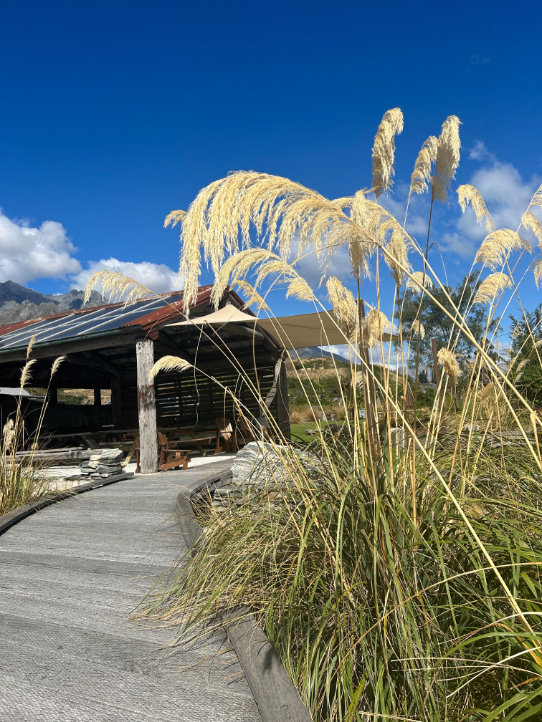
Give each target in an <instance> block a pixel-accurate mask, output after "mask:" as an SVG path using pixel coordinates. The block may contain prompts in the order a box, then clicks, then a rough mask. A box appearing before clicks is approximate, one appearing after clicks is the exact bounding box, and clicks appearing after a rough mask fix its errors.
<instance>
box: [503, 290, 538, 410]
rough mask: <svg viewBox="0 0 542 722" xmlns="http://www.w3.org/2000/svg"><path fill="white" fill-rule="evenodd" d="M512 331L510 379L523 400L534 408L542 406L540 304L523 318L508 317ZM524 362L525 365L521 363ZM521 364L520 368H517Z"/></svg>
mask: <svg viewBox="0 0 542 722" xmlns="http://www.w3.org/2000/svg"><path fill="white" fill-rule="evenodd" d="M510 320H511V321H512V328H513V329H514V333H513V339H512V351H513V352H514V356H513V358H514V362H513V364H512V370H511V374H510V375H511V378H512V380H513V381H514V383H515V384H516V387H517V389H518V391H520V392H521V393H522V394H523V396H525V398H526V399H527V400H528V401H530V402H531V403H532V404H535V405H536V406H540V405H542V366H541V363H540V359H541V358H542V345H541V346H540V347H538V348H537V347H536V344H537V343H538V342H539V341H542V303H541V304H540V305H538V306H537V307H536V308H535V310H534V311H532V312H529V311H526V312H525V316H521V317H520V318H515V317H514V316H510ZM523 361H525V363H523ZM520 364H521V368H518V367H519V366H520Z"/></svg>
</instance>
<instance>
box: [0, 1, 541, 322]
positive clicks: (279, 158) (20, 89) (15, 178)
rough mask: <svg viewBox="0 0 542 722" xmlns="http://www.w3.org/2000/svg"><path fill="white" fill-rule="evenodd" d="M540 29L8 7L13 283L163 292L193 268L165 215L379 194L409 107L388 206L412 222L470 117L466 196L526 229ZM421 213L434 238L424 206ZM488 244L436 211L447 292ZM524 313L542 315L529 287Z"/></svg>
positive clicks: (439, 15)
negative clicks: (381, 156)
mask: <svg viewBox="0 0 542 722" xmlns="http://www.w3.org/2000/svg"><path fill="white" fill-rule="evenodd" d="M541 15H542V13H541V11H540V6H539V5H537V4H535V3H522V2H516V3H514V4H511V3H504V2H468V3H467V2H456V3H453V4H451V3H435V2H431V3H429V2H416V3H404V2H388V3H386V4H378V3H360V2H338V3H335V4H334V5H330V4H329V3H319V2H313V3H306V2H305V3H302V2H297V1H295V0H293V1H292V0H290V1H289V2H282V1H279V2H273V3H266V2H260V3H253V2H250V3H249V2H233V3H216V2H207V3H205V4H203V3H180V2H160V1H158V2H154V3H148V2H147V3H144V2H139V1H138V0H135V1H133V2H130V3H128V2H119V1H118V0H109V1H108V2H101V1H100V0H95V2H93V3H91V4H90V3H89V4H83V3H73V2H61V1H58V0H57V1H53V2H49V3H44V2H28V1H25V0H19V2H17V3H9V4H4V7H3V12H2V43H1V44H0V63H1V72H0V92H1V97H2V101H3V102H2V113H0V128H1V132H0V157H1V172H0V206H1V208H2V210H3V213H2V215H1V216H0V280H1V281H4V280H7V279H8V278H11V279H12V280H15V281H18V282H20V283H23V284H25V285H28V286H31V287H32V288H35V289H36V290H41V291H44V292H53V293H54V292H63V291H66V290H68V289H69V288H71V287H74V286H77V287H80V286H81V285H83V284H84V282H85V280H86V278H88V275H89V273H90V272H91V271H92V270H96V269H99V268H102V267H106V265H107V264H109V267H112V268H118V269H119V270H121V271H124V272H126V273H129V274H131V275H133V276H134V277H137V278H139V279H140V280H143V281H146V282H147V283H148V285H150V286H151V288H153V290H156V291H164V290H166V289H167V288H170V287H171V285H172V284H173V283H174V279H175V271H176V269H177V265H178V256H179V244H178V233H177V229H175V230H164V229H163V228H162V224H163V219H164V217H165V215H166V214H167V213H168V212H169V211H170V210H172V209H174V208H187V207H188V205H189V203H190V202H191V200H192V199H193V198H194V197H195V195H196V193H197V192H198V190H199V189H200V188H202V187H203V186H205V185H207V184H208V183H210V182H212V181H213V180H215V179H217V178H219V177H222V176H224V175H226V174H227V173H228V172H229V171H231V170H238V169H244V170H259V171H265V172H268V173H275V174H278V175H284V176H287V177H290V178H292V179H294V180H297V181H300V182H301V183H304V184H306V185H308V186H310V187H312V188H315V189H317V190H319V191H320V192H321V193H323V194H324V195H326V196H328V197H338V196H344V195H349V194H352V193H353V192H355V191H356V190H357V189H359V188H361V187H366V186H370V183H371V157H370V154H371V147H372V142H373V138H374V134H375V132H376V129H377V127H378V124H379V122H380V120H381V117H382V115H383V113H384V112H385V111H386V110H387V109H388V108H392V107H396V106H399V107H400V108H402V110H403V112H404V116H405V130H404V132H403V134H402V135H401V136H400V137H399V138H398V139H397V154H396V160H397V165H396V173H397V175H396V181H397V183H396V189H395V193H394V196H393V197H392V198H391V199H387V200H385V199H383V202H384V204H388V205H389V207H390V208H391V209H392V210H395V211H397V212H398V214H400V213H401V207H402V204H403V203H404V198H405V193H406V188H407V186H406V184H407V183H408V180H409V177H410V173H411V172H412V166H413V163H414V160H415V157H416V154H417V152H418V150H419V148H420V146H421V144H422V143H423V141H424V140H425V139H426V138H427V136H428V135H430V134H435V135H438V133H439V131H440V126H441V124H442V122H443V121H444V120H445V118H446V116H448V115H450V114H456V115H458V116H459V117H460V119H461V121H462V123H463V125H462V128H461V133H462V145H463V150H462V159H461V165H460V168H459V171H458V175H457V183H466V182H474V183H475V184H478V185H479V186H480V190H482V192H483V193H484V195H485V197H486V200H487V201H488V206H489V208H490V210H491V211H492V212H493V213H494V214H495V216H496V219H498V222H499V225H506V226H508V225H512V224H513V225H512V227H513V228H515V227H516V226H517V223H518V222H519V218H520V216H521V213H522V211H523V210H525V207H524V206H525V203H524V202H525V199H528V197H529V194H530V192H531V190H533V189H534V188H535V187H536V185H537V184H539V183H540V182H541V181H542V143H541V128H542V123H541V121H542V96H541V93H540V90H541V87H540V86H541V83H540V73H539V69H538V66H539V57H538V46H539V28H540V20H541V19H542V18H541ZM526 202H528V200H527V201H526ZM412 210H413V212H412V214H411V220H412V224H413V225H412V230H413V232H415V233H416V235H418V234H419V236H420V237H421V238H423V237H424V234H425V230H424V228H425V224H426V222H427V199H426V198H424V199H421V200H420V202H418V203H416V204H414V207H413V209H412ZM399 217H400V215H399ZM480 239H481V232H480V230H479V229H477V228H476V227H475V225H474V223H473V220H472V217H471V216H470V215H468V216H465V217H464V218H461V214H460V210H459V207H458V205H457V202H456V201H455V199H454V200H453V203H452V205H451V207H450V209H440V208H439V209H438V211H437V213H436V220H435V226H434V236H433V240H435V241H438V243H439V245H440V248H441V250H442V252H443V254H444V255H445V269H446V273H447V274H448V277H449V280H450V281H451V282H456V281H457V280H458V279H459V278H460V277H461V275H462V274H463V273H464V272H466V271H467V270H468V268H469V267H470V262H471V259H472V254H473V250H474V249H475V248H476V245H477V244H478V243H479V241H480ZM104 262H106V263H105V264H104ZM130 264H135V265H130ZM335 270H336V271H337V273H338V274H339V275H341V273H343V274H344V273H346V271H345V268H344V267H342V266H341V264H340V263H338V264H337V268H336V269H335ZM307 272H308V273H309V274H310V273H313V272H314V269H312V270H311V269H308V271H307ZM203 280H204V281H208V280H210V278H209V276H207V277H205V278H204V279H203ZM344 280H347V279H344ZM389 288H391V286H390V287H389ZM385 290H386V292H387V291H388V290H389V289H388V287H386V289H385ZM371 293H372V292H371V290H370V289H369V288H368V289H367V294H368V296H369V297H370V296H371ZM526 298H527V300H528V305H530V306H533V305H535V304H536V303H538V295H537V293H536V290H535V289H534V286H533V284H532V282H531V281H529V282H528V283H527V285H526ZM540 300H542V298H541V299H540ZM298 308H299V309H300V307H298V306H297V305H296V304H285V303H284V302H283V301H282V300H281V298H279V297H277V299H276V311H277V312H279V313H280V312H284V311H286V310H287V311H288V312H292V311H295V310H298Z"/></svg>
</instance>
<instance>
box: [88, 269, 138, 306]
mask: <svg viewBox="0 0 542 722" xmlns="http://www.w3.org/2000/svg"><path fill="white" fill-rule="evenodd" d="M96 286H101V287H102V295H103V296H105V297H106V298H109V300H110V301H112V300H114V299H124V300H125V301H126V303H128V302H129V301H133V300H135V299H137V298H141V297H142V296H152V291H151V290H150V289H149V288H147V287H146V286H144V285H143V284H142V283H139V282H138V281H135V280H134V279H133V278H130V277H129V276H124V275H123V274H122V273H117V272H116V271H98V272H97V273H93V274H92V276H91V277H90V279H89V282H88V283H87V287H86V290H85V301H84V302H85V303H87V302H88V301H89V300H90V294H91V293H92V291H93V289H94V288H96Z"/></svg>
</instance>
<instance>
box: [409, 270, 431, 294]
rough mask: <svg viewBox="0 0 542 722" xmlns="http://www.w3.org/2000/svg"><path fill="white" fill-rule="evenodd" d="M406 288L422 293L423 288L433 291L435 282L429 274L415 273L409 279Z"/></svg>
mask: <svg viewBox="0 0 542 722" xmlns="http://www.w3.org/2000/svg"><path fill="white" fill-rule="evenodd" d="M406 287H407V288H409V289H411V290H412V291H421V290H422V288H427V289H429V290H431V289H432V288H433V281H432V280H431V279H430V278H429V276H428V275H427V273H425V274H424V272H423V271H414V273H412V274H411V277H410V278H409V279H408V281H407V283H406Z"/></svg>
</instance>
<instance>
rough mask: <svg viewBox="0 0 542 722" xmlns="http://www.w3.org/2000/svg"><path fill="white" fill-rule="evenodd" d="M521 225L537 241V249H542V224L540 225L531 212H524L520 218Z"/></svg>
mask: <svg viewBox="0 0 542 722" xmlns="http://www.w3.org/2000/svg"><path fill="white" fill-rule="evenodd" d="M521 225H522V226H524V227H525V228H527V229H528V230H529V231H531V233H532V234H533V236H535V237H536V239H537V240H538V247H539V248H540V249H542V223H540V221H539V220H538V218H537V217H536V216H535V214H534V213H532V212H531V211H525V213H524V214H523V215H522V216H521Z"/></svg>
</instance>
